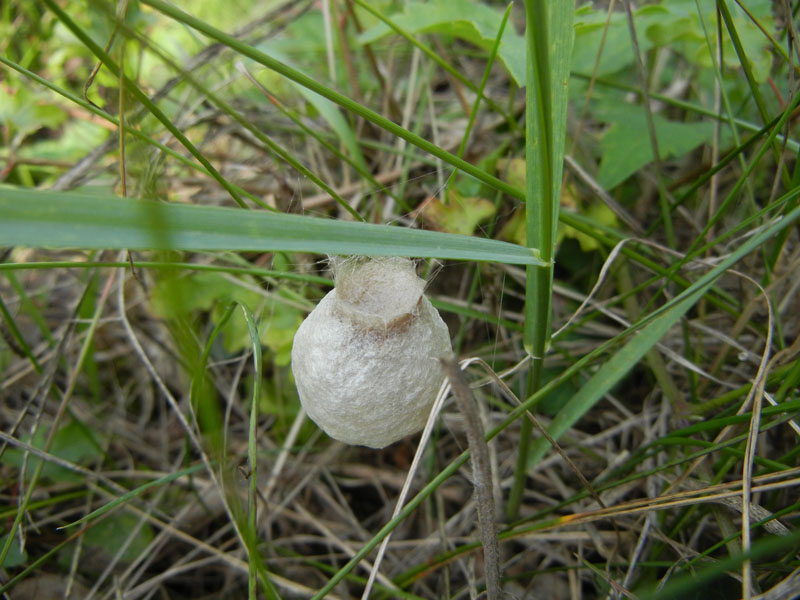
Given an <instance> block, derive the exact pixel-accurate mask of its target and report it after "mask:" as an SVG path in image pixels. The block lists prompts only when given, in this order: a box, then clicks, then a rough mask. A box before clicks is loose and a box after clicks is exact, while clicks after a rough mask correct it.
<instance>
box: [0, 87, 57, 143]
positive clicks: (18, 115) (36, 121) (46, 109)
mask: <svg viewBox="0 0 800 600" xmlns="http://www.w3.org/2000/svg"><path fill="white" fill-rule="evenodd" d="M66 118H67V113H66V111H64V109H62V108H60V107H58V106H55V105H54V104H50V103H47V102H45V101H44V100H40V99H39V98H37V97H36V95H34V94H33V93H32V92H30V91H29V90H28V89H26V88H19V89H17V90H14V91H13V92H9V91H6V92H4V93H2V94H0V122H2V123H4V124H6V125H7V124H11V125H13V126H14V129H15V133H16V134H22V135H27V134H29V133H33V132H34V131H37V130H39V129H41V128H43V127H47V128H50V129H54V128H56V127H58V126H59V125H61V123H63V122H64V120H65V119H66Z"/></svg>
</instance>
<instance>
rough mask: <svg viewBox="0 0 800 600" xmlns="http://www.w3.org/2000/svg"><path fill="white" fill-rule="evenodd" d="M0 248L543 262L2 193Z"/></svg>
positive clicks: (111, 203)
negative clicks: (345, 255) (156, 250)
mask: <svg viewBox="0 0 800 600" xmlns="http://www.w3.org/2000/svg"><path fill="white" fill-rule="evenodd" d="M0 214H1V215H3V219H2V221H0V245H2V246H40V247H51V248H86V249H88V248H130V249H172V250H227V251H279V250H283V251H289V252H314V253H319V254H362V255H365V256H414V257H425V258H449V259H455V260H479V261H490V262H501V263H511V264H525V265H541V264H542V261H541V260H540V259H539V257H538V256H537V253H536V251H535V250H531V249H528V248H524V247H522V246H518V245H515V244H509V243H507V242H500V241H497V240H489V239H482V238H477V237H469V236H462V235H455V234H448V233H440V232H435V231H421V230H418V229H408V228H404V227H390V226H387V225H372V224H367V223H355V222H346V221H335V220H329V219H318V218H314V217H305V216H299V215H287V214H282V213H270V212H257V211H253V212H249V211H248V212H242V211H241V210H240V209H236V208H221V207H216V206H195V205H185V204H165V203H158V202H150V201H145V200H131V199H127V198H118V197H116V196H112V195H105V196H100V195H86V194H80V193H75V192H58V193H56V192H45V191H39V190H31V189H20V188H12V187H2V188H0Z"/></svg>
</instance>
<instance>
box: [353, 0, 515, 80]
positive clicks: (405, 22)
mask: <svg viewBox="0 0 800 600" xmlns="http://www.w3.org/2000/svg"><path fill="white" fill-rule="evenodd" d="M390 19H391V20H392V21H393V22H394V23H395V24H396V25H398V26H399V27H400V28H402V29H404V30H405V31H407V32H408V33H440V34H444V35H450V36H453V37H457V38H459V39H462V40H464V41H466V42H469V43H471V44H475V45H476V46H478V47H479V48H481V49H483V50H486V51H487V52H488V51H489V50H491V48H492V46H493V45H494V41H495V38H496V37H497V32H498V30H499V29H500V23H501V22H502V20H503V13H502V12H501V11H497V10H495V9H493V8H491V7H490V6H487V5H485V4H475V3H473V2H467V1H465V0H436V1H435V2H409V3H408V4H406V5H405V7H404V9H403V11H402V12H400V13H397V14H395V15H391V17H390ZM391 33H392V29H391V28H390V27H389V26H388V25H386V24H385V23H379V24H378V25H375V26H374V27H372V28H370V29H368V30H367V31H365V32H364V33H362V34H361V35H360V36H359V38H358V41H359V42H361V43H362V44H371V43H373V42H376V41H378V40H380V39H382V38H384V37H385V36H387V35H389V34H391ZM497 55H498V56H499V57H500V61H501V62H502V63H503V65H505V67H506V69H507V70H508V72H509V74H510V75H511V76H512V77H513V78H514V81H515V83H516V84H517V85H518V86H523V85H525V39H524V38H523V37H522V36H521V35H519V34H517V33H516V32H514V30H513V29H512V28H511V27H507V28H506V30H505V31H504V32H503V39H502V41H501V42H500V48H499V50H498V51H497Z"/></svg>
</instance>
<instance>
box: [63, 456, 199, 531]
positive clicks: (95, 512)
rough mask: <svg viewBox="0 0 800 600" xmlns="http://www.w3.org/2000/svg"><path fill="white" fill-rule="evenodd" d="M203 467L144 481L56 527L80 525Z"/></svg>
mask: <svg viewBox="0 0 800 600" xmlns="http://www.w3.org/2000/svg"><path fill="white" fill-rule="evenodd" d="M205 468H206V467H205V465H194V466H193V467H188V468H186V469H181V470H180V471H176V472H175V473H170V474H169V475H165V476H164V477H159V478H158V479H154V480H153V481H150V482H148V483H145V484H144V485H140V486H139V487H137V488H136V489H133V490H131V491H130V492H128V493H127V494H123V495H122V496H120V497H119V498H117V499H115V500H112V501H111V502H109V503H108V504H106V505H104V506H101V507H100V508H98V509H97V510H93V511H92V512H90V513H89V514H88V515H86V516H83V517H81V518H80V519H78V520H77V521H73V522H72V523H68V524H66V525H63V526H61V527H58V529H66V528H68V527H74V526H75V525H80V524H81V523H85V522H86V521H92V520H94V519H97V518H98V517H102V516H103V515H104V514H106V513H107V512H109V511H112V510H114V509H115V508H116V507H118V506H119V505H121V504H125V503H126V502H127V501H128V500H131V499H133V498H136V497H137V496H140V495H142V494H143V493H144V492H146V491H147V490H149V489H150V488H153V487H157V486H159V485H163V484H165V483H170V482H172V481H175V480H176V479H180V478H181V477H183V476H184V475H191V474H192V473H196V472H197V471H202V470H203V469H205Z"/></svg>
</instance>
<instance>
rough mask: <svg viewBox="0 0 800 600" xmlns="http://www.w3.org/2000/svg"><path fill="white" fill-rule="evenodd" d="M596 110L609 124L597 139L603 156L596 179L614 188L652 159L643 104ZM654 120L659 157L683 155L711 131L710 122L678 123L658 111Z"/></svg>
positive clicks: (705, 139)
mask: <svg viewBox="0 0 800 600" xmlns="http://www.w3.org/2000/svg"><path fill="white" fill-rule="evenodd" d="M599 112H600V115H601V116H602V117H603V118H604V119H605V120H606V121H607V122H609V123H611V126H610V127H609V128H608V130H607V131H606V133H605V134H604V135H603V139H602V141H601V142H600V146H601V148H602V150H603V158H602V159H601V161H600V169H599V170H598V173H597V181H598V182H599V183H600V185H601V186H603V187H604V188H606V189H613V188H614V187H616V186H617V185H619V184H620V183H622V182H623V181H625V179H627V178H628V177H630V176H631V175H632V174H633V173H635V172H636V171H638V170H639V169H640V168H642V167H643V166H644V165H646V164H649V163H650V162H651V161H652V160H653V147H652V144H651V142H650V136H649V135H648V133H647V116H646V114H645V111H644V108H643V107H640V106H633V105H623V106H617V107H605V108H604V109H602V111H599ZM653 122H654V124H655V128H656V136H657V138H658V149H659V152H660V154H661V158H670V157H677V156H683V155H685V154H687V153H688V152H690V151H691V150H693V149H694V148H696V147H697V146H699V145H700V144H702V143H704V142H707V141H710V140H711V137H712V135H713V133H714V125H713V124H712V123H710V122H702V123H677V122H675V121H669V120H667V119H665V118H664V117H662V116H660V115H653Z"/></svg>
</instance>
